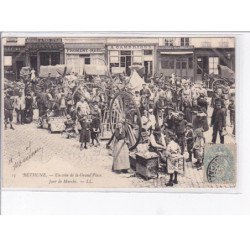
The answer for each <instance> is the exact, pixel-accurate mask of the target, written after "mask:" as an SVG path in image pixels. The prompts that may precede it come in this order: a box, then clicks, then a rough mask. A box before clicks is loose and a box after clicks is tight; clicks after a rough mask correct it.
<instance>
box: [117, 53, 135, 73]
mask: <svg viewBox="0 0 250 250" xmlns="http://www.w3.org/2000/svg"><path fill="white" fill-rule="evenodd" d="M131 64H132V59H131V51H130V50H122V51H121V57H120V67H121V68H125V72H126V74H127V75H128V76H130V74H131V69H130V66H131Z"/></svg>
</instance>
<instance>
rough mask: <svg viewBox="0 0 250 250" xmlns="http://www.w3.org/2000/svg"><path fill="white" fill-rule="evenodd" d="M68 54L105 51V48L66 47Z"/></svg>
mask: <svg viewBox="0 0 250 250" xmlns="http://www.w3.org/2000/svg"><path fill="white" fill-rule="evenodd" d="M65 51H66V53H68V54H95V53H104V52H105V50H104V49H103V48H69V49H65Z"/></svg>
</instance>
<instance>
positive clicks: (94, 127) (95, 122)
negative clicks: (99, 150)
mask: <svg viewBox="0 0 250 250" xmlns="http://www.w3.org/2000/svg"><path fill="white" fill-rule="evenodd" d="M100 132H101V128H100V117H99V115H98V114H97V115H94V117H93V119H92V122H91V124H90V136H91V140H92V144H93V146H94V145H95V141H96V142H97V145H96V146H99V145H100V143H99V140H98V137H99V133H100Z"/></svg>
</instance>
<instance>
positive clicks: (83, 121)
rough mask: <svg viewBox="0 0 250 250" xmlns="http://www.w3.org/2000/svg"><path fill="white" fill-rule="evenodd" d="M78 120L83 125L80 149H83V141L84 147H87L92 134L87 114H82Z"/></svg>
mask: <svg viewBox="0 0 250 250" xmlns="http://www.w3.org/2000/svg"><path fill="white" fill-rule="evenodd" d="M78 121H79V122H80V125H81V133H80V140H79V141H80V150H83V143H84V148H85V149H87V143H88V142H89V139H90V136H89V132H90V125H89V122H88V121H87V117H86V116H81V117H79V118H78Z"/></svg>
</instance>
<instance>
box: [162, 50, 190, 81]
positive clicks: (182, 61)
mask: <svg viewBox="0 0 250 250" xmlns="http://www.w3.org/2000/svg"><path fill="white" fill-rule="evenodd" d="M157 56H158V60H157V62H158V63H157V72H158V73H163V75H164V76H167V77H171V75H172V74H173V73H174V74H175V75H176V76H177V77H180V78H189V79H191V80H193V79H194V51H193V49H191V48H189V49H174V48H173V49H166V48H165V47H163V48H160V47H159V48H158V50H157Z"/></svg>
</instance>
